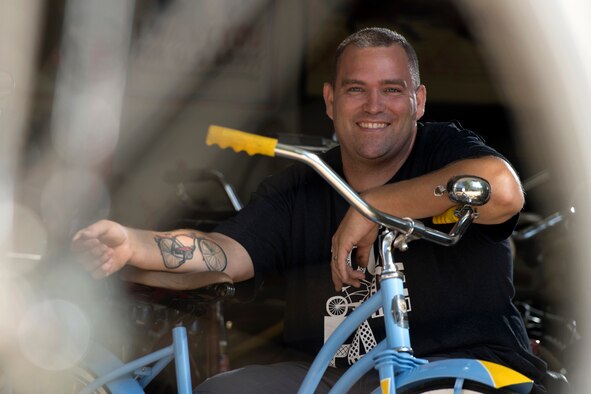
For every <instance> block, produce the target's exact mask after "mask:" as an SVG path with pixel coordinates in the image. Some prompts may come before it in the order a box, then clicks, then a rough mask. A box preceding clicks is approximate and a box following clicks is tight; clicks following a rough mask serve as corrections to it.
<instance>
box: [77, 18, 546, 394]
mask: <svg viewBox="0 0 591 394" xmlns="http://www.w3.org/2000/svg"><path fill="white" fill-rule="evenodd" d="M323 94H324V100H325V103H326V112H327V114H328V116H329V117H330V118H331V119H332V120H333V123H334V129H335V132H336V134H337V136H338V139H339V142H340V147H337V148H335V149H333V150H330V151H329V152H327V153H326V154H325V155H323V157H322V158H323V159H324V160H325V161H326V162H327V163H328V164H329V165H330V166H332V167H333V168H334V169H335V170H336V171H337V172H339V173H340V174H341V175H342V176H343V177H344V178H345V179H346V181H347V182H348V183H349V184H350V185H351V186H352V187H353V188H354V189H355V190H356V191H358V192H359V193H360V194H361V195H362V196H363V197H364V198H365V199H366V200H367V201H368V202H369V203H370V204H371V205H373V206H374V207H376V208H378V209H380V210H382V211H384V212H388V213H391V214H393V215H396V216H399V217H410V218H414V219H420V220H423V221H425V222H426V223H427V224H428V225H429V226H433V227H436V228H437V225H434V224H432V222H431V219H430V218H431V217H433V216H436V215H438V214H440V213H442V212H444V211H446V210H447V209H448V208H450V207H452V205H453V203H452V202H450V201H449V200H448V199H446V198H441V197H438V196H437V195H435V193H434V190H435V188H436V187H437V186H439V185H443V184H446V183H447V180H448V179H450V178H451V177H452V176H457V175H465V174H470V175H476V176H480V177H483V178H485V179H487V180H488V181H489V182H490V184H491V187H492V191H493V192H492V197H491V199H490V201H489V202H488V203H487V204H485V205H484V206H482V207H480V208H479V214H480V215H479V217H478V220H477V223H475V224H473V225H472V226H470V228H469V229H468V231H467V233H466V234H465V235H464V237H463V238H462V240H461V241H460V242H459V243H458V244H457V245H455V246H453V247H450V248H446V247H443V246H438V245H435V244H432V243H429V242H424V241H418V242H415V243H413V244H411V246H410V249H409V250H408V251H407V252H405V253H404V254H401V255H400V258H401V259H402V263H400V265H401V267H400V268H401V269H403V270H404V273H405V277H406V283H405V286H406V289H407V291H408V294H409V296H408V297H407V299H406V302H407V306H406V309H407V310H408V311H409V321H410V327H411V335H412V336H411V341H412V344H413V349H414V352H415V355H416V356H418V357H425V358H438V357H469V358H479V359H482V360H488V361H493V362H497V363H500V364H503V365H506V366H509V367H511V368H513V369H516V370H517V371H519V372H521V373H522V374H524V375H526V376H528V377H530V378H532V379H534V380H535V381H536V382H540V381H541V379H542V377H543V374H544V370H545V365H544V363H543V362H542V361H541V360H539V359H537V358H536V357H535V356H533V355H532V353H531V350H530V349H529V344H528V338H527V335H526V332H525V329H524V326H523V322H522V320H521V318H520V315H519V313H518V311H517V309H516V308H515V307H514V305H513V304H512V301H511V300H512V297H513V295H514V288H513V284H512V262H511V253H510V249H509V245H508V241H507V238H508V237H509V235H510V234H511V232H512V229H513V226H514V224H515V222H516V220H517V215H518V213H519V211H520V210H521V208H522V205H523V201H524V200H523V193H522V190H521V185H520V182H519V179H518V178H517V175H516V174H515V171H514V170H513V169H512V167H511V166H510V165H509V164H508V162H507V161H506V160H505V159H504V158H503V157H502V155H500V154H499V153H498V152H496V151H495V150H494V149H492V148H490V147H488V146H487V145H486V144H485V143H484V142H483V141H482V139H481V138H480V137H478V135H476V134H474V133H473V132H470V131H468V130H465V129H463V128H462V127H461V126H459V125H458V124H456V123H450V122H437V123H420V122H419V120H420V118H421V117H422V116H423V114H424V112H425V104H426V99H427V90H426V88H425V86H424V85H422V84H421V81H420V76H419V66H418V61H417V57H416V54H415V51H414V49H413V48H412V47H411V46H410V44H409V43H408V42H407V41H406V39H405V38H404V37H403V36H401V35H400V34H398V33H396V32H393V31H391V30H388V29H383V28H368V29H363V30H361V31H359V32H357V33H355V34H353V35H351V36H350V37H348V38H346V39H345V40H344V41H343V42H342V43H341V45H340V46H339V47H338V48H337V51H336V56H335V61H334V67H333V77H332V79H331V81H330V82H327V83H326V84H325V85H324V89H323ZM442 229H443V230H445V228H442ZM377 234H378V229H377V227H376V225H375V224H374V223H372V222H370V221H368V220H367V219H365V218H364V217H363V216H361V215H360V214H359V213H357V212H356V211H355V210H353V209H351V208H349V206H348V204H347V203H346V201H344V200H343V199H342V198H341V197H340V195H338V193H336V192H335V191H334V190H333V189H331V187H330V186H329V185H328V184H327V183H326V182H325V181H324V180H323V179H322V178H321V177H320V176H319V175H318V174H316V173H315V172H314V171H313V170H311V169H309V168H307V167H305V166H304V165H303V164H294V165H293V166H291V167H289V168H287V169H286V170H284V171H282V172H279V173H277V174H275V175H273V176H272V177H270V178H268V179H266V180H265V181H264V182H263V183H262V184H261V185H260V186H259V188H258V189H257V192H256V193H254V194H253V196H252V198H251V200H250V202H249V204H248V205H247V206H246V207H245V208H244V209H242V210H241V211H240V212H239V213H238V214H237V215H236V216H235V217H233V218H232V219H230V220H228V221H226V222H224V223H222V224H220V225H219V226H218V227H217V228H216V230H215V232H214V233H202V232H199V231H192V232H187V230H179V231H176V232H174V231H173V232H170V233H166V234H162V233H158V232H153V231H144V230H137V229H130V228H126V227H123V226H121V225H119V224H118V223H114V222H111V221H101V222H98V223H96V224H93V225H91V226H89V227H88V228H86V229H83V230H81V231H80V232H79V233H78V234H77V235H76V236H75V238H74V241H73V246H74V249H75V250H78V251H81V252H82V253H83V254H84V255H86V256H87V257H88V258H87V259H86V260H84V264H85V265H86V267H87V269H89V270H90V271H92V272H93V275H94V276H95V277H97V278H100V277H103V276H105V275H109V274H111V273H113V272H115V271H117V270H119V269H120V268H122V267H123V266H124V265H126V264H130V265H134V266H137V267H140V268H144V269H151V270H176V271H181V272H182V271H207V270H212V269H213V270H218V269H219V270H222V271H224V272H226V273H227V274H228V275H230V276H231V277H232V278H233V279H234V280H235V281H240V280H246V279H250V278H253V277H254V278H255V279H256V280H261V279H262V278H264V277H265V276H266V275H269V274H273V275H277V274H280V275H284V276H285V280H286V298H287V308H286V316H285V330H284V338H285V342H286V346H287V347H290V348H293V349H298V351H303V355H305V357H302V359H303V360H298V361H305V362H303V363H302V362H283V363H278V364H272V365H265V366H250V367H246V368H242V369H240V370H237V371H231V372H229V373H223V374H220V375H217V376H215V377H212V378H210V379H208V380H206V381H205V382H204V383H203V384H201V385H200V386H199V387H197V389H196V392H207V393H230V392H237V393H238V392H239V393H262V392H281V393H291V392H295V391H297V388H298V387H299V385H300V383H301V382H302V380H303V378H304V375H305V373H306V372H307V367H308V365H309V364H307V363H306V362H307V361H309V360H310V359H311V358H312V357H313V356H314V355H315V354H316V353H317V352H318V350H319V348H320V347H321V345H322V344H323V341H324V340H325V339H326V337H327V336H328V335H330V333H331V332H332V331H333V330H334V328H335V327H336V326H338V324H339V323H340V322H341V321H342V319H343V318H344V316H345V313H347V311H350V310H352V309H354V308H355V306H356V305H358V304H359V303H360V302H362V301H363V300H364V299H366V298H367V297H369V296H370V295H371V294H372V292H373V291H375V289H376V287H377V283H376V277H375V273H376V269H375V267H376V261H375V259H374V255H375V254H374V253H373V245H374V243H375V241H376V238H377ZM162 239H165V240H167V242H162V241H161V240H162ZM171 245H174V248H175V250H174V251H171V250H168V249H167V248H170V247H171ZM194 245H199V248H196V247H194ZM201 245H207V246H208V247H207V248H203V247H202V246H201ZM184 246H186V247H191V253H182V254H179V253H174V252H175V251H177V252H178V251H179V250H185V249H183V247H184ZM354 248H355V249H356V253H355V258H354V260H353V264H352V265H353V266H352V265H350V264H348V263H347V258H348V256H349V255H350V253H351V252H352V250H353V249H354ZM164 249H166V250H164ZM205 251H210V252H211V251H214V252H215V256H216V265H215V267H217V268H213V267H214V266H212V265H211V264H208V261H209V260H208V259H209V258H210V254H211V253H210V252H208V253H209V254H208V253H205ZM163 256H167V257H166V259H164V257H163ZM175 256H176V258H178V259H179V261H177V262H176V263H175V262H174V261H171V260H170V259H171V258H175ZM222 260H223V261H222ZM335 302H338V305H340V306H342V307H341V308H335V305H336V304H335ZM383 336H384V327H383V321H382V319H381V316H378V315H376V316H374V317H372V318H371V319H369V320H368V321H366V322H364V323H363V324H362V325H361V326H360V328H359V330H358V331H357V332H356V333H355V334H354V335H353V336H352V338H350V341H349V342H348V343H347V344H346V345H344V346H343V348H342V349H341V350H342V352H339V354H338V355H337V357H335V359H334V360H333V366H334V368H330V369H329V371H328V372H327V374H326V375H325V377H324V378H323V380H322V382H321V386H320V387H319V390H318V392H327V391H328V390H329V389H330V387H331V386H332V384H333V383H334V381H335V379H337V378H338V377H339V376H340V375H341V374H342V373H343V371H345V370H346V368H347V367H348V366H349V365H351V364H352V363H354V362H356V361H357V360H359V359H360V358H361V357H363V356H364V355H365V354H366V353H367V352H369V351H370V350H371V348H372V347H373V346H375V344H376V343H377V342H379V341H380V340H381V339H382V338H383ZM377 380H378V379H377V373H376V372H375V371H372V372H370V373H368V374H367V375H366V376H365V378H364V379H363V380H361V381H360V382H359V383H358V384H357V385H356V386H355V388H354V391H355V392H370V391H372V390H373V389H374V388H375V387H377V386H378V382H377ZM536 390H540V391H539V392H543V388H542V387H541V386H538V387H536Z"/></svg>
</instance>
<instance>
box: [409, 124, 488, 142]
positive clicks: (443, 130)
mask: <svg viewBox="0 0 591 394" xmlns="http://www.w3.org/2000/svg"><path fill="white" fill-rule="evenodd" d="M417 136H418V137H419V139H423V140H426V141H430V142H434V141H437V140H448V139H450V138H460V139H464V138H469V139H473V140H474V141H475V142H476V141H477V142H479V143H483V144H485V143H486V142H485V140H484V138H482V136H481V135H479V134H478V133H476V132H474V131H472V130H469V129H466V128H464V127H463V126H462V125H461V124H460V122H459V121H457V120H453V121H447V122H419V123H418V127H417Z"/></svg>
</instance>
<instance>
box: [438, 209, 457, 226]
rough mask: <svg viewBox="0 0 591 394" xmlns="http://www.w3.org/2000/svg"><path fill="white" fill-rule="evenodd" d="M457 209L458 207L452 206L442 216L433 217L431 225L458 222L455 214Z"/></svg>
mask: <svg viewBox="0 0 591 394" xmlns="http://www.w3.org/2000/svg"><path fill="white" fill-rule="evenodd" d="M457 208H458V207H455V206H453V207H451V208H449V209H448V210H447V211H445V212H443V213H442V214H439V215H437V216H433V224H449V223H455V222H457V221H458V220H460V219H459V218H458V217H457V216H456V214H455V213H456V209H457Z"/></svg>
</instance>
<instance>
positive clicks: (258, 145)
mask: <svg viewBox="0 0 591 394" xmlns="http://www.w3.org/2000/svg"><path fill="white" fill-rule="evenodd" d="M205 143H206V144H207V145H208V146H211V145H214V144H215V145H218V146H219V147H220V148H222V149H226V148H232V149H234V151H236V152H240V151H245V152H246V153H248V154H249V155H251V156H252V155H255V154H260V155H265V156H275V146H276V145H277V139H275V138H269V137H263V136H260V135H256V134H250V133H245V132H244V131H239V130H234V129H229V128H227V127H222V126H215V125H211V126H209V130H208V132H207V139H206V140H205Z"/></svg>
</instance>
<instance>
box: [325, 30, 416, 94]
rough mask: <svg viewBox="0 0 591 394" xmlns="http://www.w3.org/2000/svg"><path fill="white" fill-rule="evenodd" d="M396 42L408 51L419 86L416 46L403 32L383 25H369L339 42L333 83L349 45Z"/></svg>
mask: <svg viewBox="0 0 591 394" xmlns="http://www.w3.org/2000/svg"><path fill="white" fill-rule="evenodd" d="M396 44H397V45H400V46H401V47H402V49H404V52H406V56H407V57H408V65H409V68H410V75H411V78H412V82H413V84H414V88H415V89H416V88H418V87H419V85H420V84H421V76H420V73H419V60H418V58H417V54H416V52H415V50H414V48H413V47H412V45H410V43H409V42H408V41H407V40H406V38H405V37H404V36H403V35H402V34H400V33H397V32H395V31H392V30H390V29H386V28H383V27H367V28H364V29H361V30H359V31H358V32H356V33H353V34H351V35H350V36H349V37H347V38H345V39H344V40H343V42H341V43H340V44H339V46H338V47H337V50H336V52H335V56H334V61H333V65H332V75H331V82H332V84H333V85H334V83H335V81H336V77H337V70H338V67H339V61H340V60H341V56H342V54H343V52H344V51H345V49H346V48H347V47H348V46H350V45H354V46H356V47H357V48H376V47H390V46H392V45H396Z"/></svg>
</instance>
